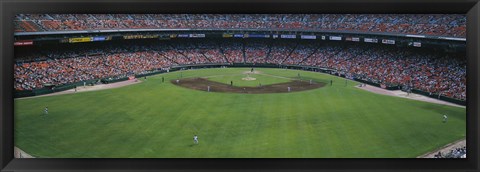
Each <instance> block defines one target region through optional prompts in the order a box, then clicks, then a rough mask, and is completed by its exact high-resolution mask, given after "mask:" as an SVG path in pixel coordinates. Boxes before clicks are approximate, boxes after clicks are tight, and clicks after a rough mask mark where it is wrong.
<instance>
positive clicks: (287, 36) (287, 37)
mask: <svg viewBox="0 0 480 172" xmlns="http://www.w3.org/2000/svg"><path fill="white" fill-rule="evenodd" d="M280 38H283V39H295V38H297V35H280Z"/></svg>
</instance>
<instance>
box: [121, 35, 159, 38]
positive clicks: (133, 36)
mask: <svg viewBox="0 0 480 172" xmlns="http://www.w3.org/2000/svg"><path fill="white" fill-rule="evenodd" d="M158 37H159V36H158V35H125V36H123V39H153V38H158Z"/></svg>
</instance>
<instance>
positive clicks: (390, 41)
mask: <svg viewBox="0 0 480 172" xmlns="http://www.w3.org/2000/svg"><path fill="white" fill-rule="evenodd" d="M382 43H384V44H395V40H391V39H382Z"/></svg>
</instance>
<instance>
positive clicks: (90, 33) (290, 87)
mask: <svg viewBox="0 0 480 172" xmlns="http://www.w3.org/2000/svg"><path fill="white" fill-rule="evenodd" d="M14 24H15V25H14V26H15V33H14V38H15V42H14V46H15V49H14V53H15V57H14V60H15V64H14V88H15V92H14V96H15V101H14V106H15V109H14V144H15V157H16V158H465V157H466V154H467V152H466V143H465V142H466V141H465V140H466V99H467V98H466V70H467V69H466V64H467V60H466V16H465V15H460V14H18V15H16V16H15V19H14Z"/></svg>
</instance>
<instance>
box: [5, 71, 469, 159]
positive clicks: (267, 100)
mask: <svg viewBox="0 0 480 172" xmlns="http://www.w3.org/2000/svg"><path fill="white" fill-rule="evenodd" d="M249 70H250V68H227V69H202V70H189V71H181V72H180V71H178V72H172V73H167V74H161V75H156V76H150V77H148V78H147V80H146V81H144V82H142V83H140V84H135V85H131V86H126V87H122V88H117V89H110V90H102V91H92V92H79V93H76V94H69V95H59V96H49V97H38V98H31V99H20V100H15V130H14V132H15V134H14V135H15V145H16V146H18V147H19V148H21V149H22V150H24V151H25V152H27V153H29V154H31V155H33V156H36V157H59V158H64V157H72V158H79V157H80V158H83V157H85V158H93V157H95V158H97V157H109V158H116V157H122V158H132V157H133V158H141V157H146V158H151V157H195V158H197V157H221V158H237V157H241V158H250V157H268V158H290V157H299V158H300V157H302V158H316V157H321V158H330V157H356V158H363V157H380V158H384V157H387V158H388V157H395V158H398V157H402V158H403V157H416V156H419V155H421V154H424V153H426V152H429V151H432V150H435V149H437V148H439V147H441V146H443V145H446V144H448V143H450V142H453V141H456V140H459V139H462V138H464V137H465V134H466V110H465V108H458V107H451V106H445V105H437V104H432V103H426V102H420V101H415V100H408V99H404V98H397V97H391V96H385V95H378V94H374V93H370V92H368V91H364V90H361V89H358V88H355V87H354V86H355V85H356V84H358V83H356V82H353V81H349V82H348V85H347V86H345V79H343V78H338V77H334V76H331V75H326V74H320V73H314V72H306V71H297V70H285V69H261V68H258V69H256V70H258V71H261V72H262V74H257V75H255V76H253V75H252V77H255V78H257V80H256V81H261V82H262V85H263V84H264V83H265V84H264V85H266V84H267V83H268V84H273V83H279V82H288V80H289V79H288V78H295V79H297V78H298V76H297V75H298V74H300V75H301V78H302V79H305V80H310V79H312V80H313V81H315V82H325V83H328V84H327V85H326V86H325V87H322V88H319V89H314V90H309V91H301V92H294V93H277V94H238V93H213V92H204V91H197V90H191V89H188V88H183V87H179V86H175V85H173V84H171V83H170V82H165V83H161V78H162V76H163V77H165V79H166V80H167V81H168V80H173V79H178V78H180V77H182V78H189V77H207V76H218V75H224V76H221V77H210V78H209V79H210V80H215V81H219V82H222V83H227V84H229V82H230V80H235V81H234V82H235V84H246V85H248V84H250V83H248V82H247V81H241V78H242V77H245V75H244V74H242V72H245V71H249ZM229 75H230V76H229ZM271 75H274V76H271ZM142 80H143V78H142ZM330 80H333V81H334V82H333V86H330ZM256 81H251V84H252V86H256V84H258V83H255V82H256ZM246 85H244V86H246ZM45 106H48V108H49V114H48V115H43V110H44V107H45ZM443 114H448V117H449V118H448V122H447V123H442V116H443ZM194 134H198V137H199V142H200V144H199V145H193V140H192V137H193V135H194Z"/></svg>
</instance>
